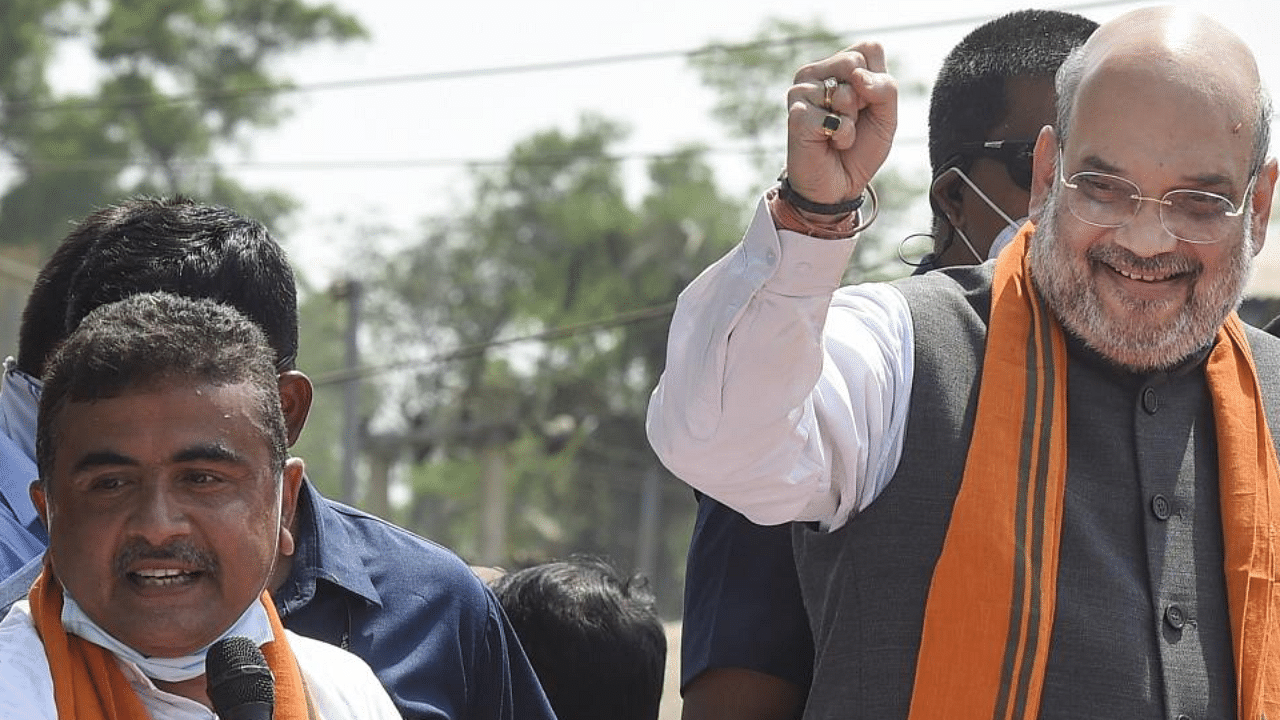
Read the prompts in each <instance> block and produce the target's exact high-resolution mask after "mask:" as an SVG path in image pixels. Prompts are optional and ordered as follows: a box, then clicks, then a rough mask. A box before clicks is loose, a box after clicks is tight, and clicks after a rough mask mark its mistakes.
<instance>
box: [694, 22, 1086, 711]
mask: <svg viewBox="0 0 1280 720" xmlns="http://www.w3.org/2000/svg"><path fill="white" fill-rule="evenodd" d="M1096 27H1097V23H1095V22H1094V21H1092V20H1089V19H1087V18H1084V17H1081V16H1079V15H1075V14H1072V13H1064V12H1058V11H1054V10H1020V11H1016V12H1012V13H1008V14H1005V15H1001V16H1000V17H997V18H995V19H993V20H991V21H989V22H986V23H983V24H982V25H980V26H978V27H977V28H975V29H973V30H972V31H971V32H969V33H968V34H967V35H966V36H965V37H964V38H963V39H962V40H961V41H960V42H959V43H958V44H957V45H956V46H955V47H954V48H952V50H951V51H950V52H949V53H948V54H947V57H946V58H945V59H944V60H943V64H942V68H941V69H940V70H939V72H938V77H937V81H936V82H935V84H934V87H933V92H932V95H931V98H930V111H929V150H930V152H929V155H930V163H931V165H932V167H933V168H934V177H935V178H936V179H935V182H934V183H933V185H932V188H931V190H930V201H931V203H932V205H933V210H934V214H933V236H934V237H935V239H936V241H935V254H934V255H933V256H931V257H930V259H928V260H926V263H925V264H924V265H922V267H921V271H923V270H924V269H925V268H926V267H928V268H932V267H936V266H941V265H943V264H947V265H968V264H973V263H975V262H981V261H982V260H984V259H986V257H987V253H988V249H989V248H992V247H993V243H994V242H995V241H996V240H997V239H998V238H997V236H999V237H1000V238H1007V237H1012V232H1013V231H1015V230H1016V229H1017V227H1018V226H1019V225H1021V222H1017V223H1016V224H1015V221H1014V220H1013V219H1012V218H1024V217H1025V216H1026V214H1027V202H1028V198H1029V194H1028V189H1029V188H1030V178H1031V147H1032V145H1033V144H1034V138H1035V135H1036V133H1037V132H1039V130H1040V128H1042V127H1044V126H1045V125H1047V124H1049V123H1051V122H1053V74H1054V72H1055V71H1056V70H1057V69H1058V66H1059V65H1061V64H1062V60H1063V59H1064V58H1065V57H1066V56H1067V53H1068V52H1070V51H1071V50H1072V49H1073V48H1076V47H1078V46H1079V45H1081V44H1082V43H1083V42H1084V41H1085V40H1086V39H1087V38H1088V37H1089V34H1090V33H1092V32H1093V30H1094V28H1096ZM1019 138H1020V139H1019ZM970 176H972V178H973V179H971V177H970ZM1010 216H1012V217H1010ZM957 238H959V239H960V242H956V239H957ZM975 248H977V249H975ZM683 620H684V622H683V624H682V627H681V634H682V637H681V643H680V651H681V668H680V677H681V686H680V688H681V694H682V696H683V700H684V703H683V717H684V720H719V719H720V718H724V719H726V720H728V719H732V720H789V719H793V718H798V717H800V714H801V712H802V711H803V709H804V700H805V695H806V694H807V692H808V688H809V682H810V679H811V678H812V673H813V638H812V634H811V633H810V631H809V621H808V618H807V617H806V615H805V610H804V604H803V602H802V600H801V598H800V585H799V581H798V579H797V577H796V569H795V562H794V560H793V559H792V547H791V528H790V527H789V526H787V525H778V526H773V527H763V526H759V525H756V524H754V523H752V522H751V521H750V520H747V519H746V518H745V517H743V516H742V515H741V514H740V513H738V512H736V511H734V510H731V509H729V508H727V507H725V506H724V505H721V504H720V503H718V502H716V501H715V500H713V499H711V498H710V497H707V496H705V495H703V496H701V497H699V499H698V515H697V522H696V524H695V527H694V531H693V536H692V538H691V540H690V545H689V554H688V562H687V564H686V572H685V595H684V617H683Z"/></svg>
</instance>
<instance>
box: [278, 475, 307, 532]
mask: <svg viewBox="0 0 1280 720" xmlns="http://www.w3.org/2000/svg"><path fill="white" fill-rule="evenodd" d="M305 469H306V466H305V465H304V464H303V462H302V458H296V457H294V458H289V459H288V460H287V461H285V464H284V473H283V476H284V477H283V482H282V483H281V485H282V487H281V488H280V554H281V555H293V551H294V549H295V545H294V542H293V516H294V514H295V513H296V512H297V510H298V493H299V492H301V490H302V476H303V474H304V470H305Z"/></svg>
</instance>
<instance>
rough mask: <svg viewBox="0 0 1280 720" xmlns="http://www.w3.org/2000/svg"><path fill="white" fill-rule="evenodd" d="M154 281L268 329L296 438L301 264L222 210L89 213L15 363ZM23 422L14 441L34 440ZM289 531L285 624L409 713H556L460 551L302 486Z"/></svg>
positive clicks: (28, 360)
mask: <svg viewBox="0 0 1280 720" xmlns="http://www.w3.org/2000/svg"><path fill="white" fill-rule="evenodd" d="M147 291H167V292H173V293H178V294H181V295H185V296H188V297H205V298H210V299H213V300H217V301H220V302H225V303H227V304H229V305H232V306H235V307H236V308H237V309H238V310H240V311H241V312H243V313H244V314H245V315H247V316H248V317H249V318H250V319H252V320H253V321H254V322H256V323H258V324H259V325H260V326H261V327H262V328H263V330H264V331H265V332H266V335H267V337H268V338H269V339H270V341H271V344H272V347H273V349H274V350H275V351H276V356H277V357H276V362H277V370H279V372H280V395H281V404H282V408H283V410H284V414H285V418H286V425H287V427H288V432H289V442H290V443H293V442H294V441H295V440H296V439H297V437H298V434H299V433H300V432H301V430H302V426H303V424H304V423H305V422H306V417H307V413H308V411H309V410H310V407H311V396H312V387H311V381H310V380H309V379H308V378H307V377H306V375H304V374H302V373H301V372H298V371H297V370H296V369H295V361H296V354H297V347H298V335H297V305H296V303H297V294H296V289H295V286H294V279H293V272H292V269H291V268H290V266H289V264H288V261H287V260H286V258H285V256H284V252H283V250H281V248H280V247H279V246H278V245H277V244H276V243H275V241H274V240H272V239H271V237H270V235H269V234H268V233H267V230H266V228H264V227H263V226H262V225H261V224H260V223H258V222H256V221H253V220H249V219H247V218H244V217H242V216H240V215H238V214H236V213H234V212H232V211H230V210H228V209H226V208H219V207H210V206H206V205H199V204H196V203H193V202H190V201H185V200H174V201H169V200H151V199H136V200H129V201H126V202H125V203H122V204H121V205H118V206H114V207H109V208H106V209H103V210H100V211H98V212H95V213H94V214H93V215H91V216H89V217H88V218H87V219H86V220H85V221H84V222H82V223H81V224H80V225H79V226H77V227H76V229H75V230H74V231H73V232H72V233H71V234H70V235H69V236H68V237H67V238H66V239H65V240H64V241H63V243H62V245H61V246H60V248H59V250H58V251H57V252H56V253H55V254H54V256H53V258H52V259H51V260H50V262H49V264H48V265H46V267H45V268H44V269H43V270H42V271H41V273H40V277H39V278H38V279H37V281H36V285H35V287H34V289H33V290H32V293H31V296H30V298H29V299H28V303H27V307H26V309H25V311H24V313H23V322H22V328H21V330H20V337H19V346H20V347H19V356H18V362H17V365H18V367H20V368H22V369H23V370H24V371H25V372H26V374H27V375H28V376H29V377H38V376H39V374H40V372H42V370H43V365H44V361H45V359H47V357H48V355H49V353H50V351H51V350H52V348H53V347H55V346H56V344H57V342H58V341H60V340H61V339H62V338H63V337H65V336H66V334H67V333H68V332H69V331H70V329H72V328H74V327H75V326H76V325H77V324H78V323H79V321H80V319H82V318H83V317H84V316H85V315H86V314H88V312H89V311H91V310H92V309H93V308H95V307H98V306H99V305H104V304H107V303H109V302H113V301H115V300H118V299H121V298H123V297H127V296H129V295H133V294H136V293H139V292H147ZM37 385H38V384H37ZM6 391H7V388H6ZM33 417H34V415H33ZM4 429H5V431H6V432H8V431H10V430H11V428H8V427H6V428H4ZM15 429H16V430H17V431H18V432H17V433H15V434H16V435H18V436H19V443H22V442H27V441H29V440H30V436H28V437H27V438H26V439H25V440H24V439H22V438H21V432H22V430H23V429H22V428H15ZM32 432H34V426H33V427H32ZM11 438H12V436H11ZM30 444H31V445H32V446H34V443H30ZM6 471H7V467H6ZM26 504H27V505H30V501H29V500H27V501H26ZM291 529H292V532H293V536H294V538H295V545H296V549H295V552H294V555H293V556H292V557H285V556H282V557H281V558H280V562H279V563H278V567H277V569H276V572H275V575H274V576H273V578H272V584H271V586H272V588H273V591H272V596H273V598H274V600H275V603H276V606H277V609H278V611H279V613H280V615H281V619H282V620H283V621H284V625H285V627H287V628H289V629H290V630H293V631H294V632H297V633H299V634H301V635H306V636H309V637H313V638H316V639H319V640H323V641H326V642H330V643H333V644H335V645H338V646H340V647H342V648H344V649H346V650H349V651H350V652H352V653H354V654H356V655H358V656H360V657H361V658H363V659H364V660H365V662H367V663H368V664H369V665H370V666H371V667H372V668H373V670H374V672H375V673H376V674H377V676H378V679H379V680H380V681H381V682H382V684H383V685H384V686H385V687H386V689H387V691H388V693H390V695H391V698H392V700H393V701H394V702H395V704H396V707H397V709H398V710H399V711H400V713H401V714H402V715H404V717H405V718H413V719H418V718H421V719H431V720H478V719H481V718H486V719H493V720H516V719H517V718H518V719H519V720H524V719H525V718H535V719H536V718H548V719H550V718H554V715H553V713H552V711H551V708H550V706H549V705H548V703H547V700H546V696H545V694H544V693H543V691H542V688H541V686H540V685H539V684H538V680H537V677H536V675H535V674H534V672H533V669H532V668H531V667H530V665H529V662H528V660H527V658H526V657H525V654H524V651H523V650H522V649H521V647H520V644H519V642H518V641H517V639H516V636H515V633H514V631H513V630H512V628H511V625H510V623H509V622H508V621H507V619H506V616H505V615H504V614H503V612H502V610H501V608H500V606H499V605H498V602H497V599H496V598H495V597H494V596H493V593H492V592H490V591H489V590H488V588H487V587H485V585H484V584H483V583H482V582H481V581H480V579H479V578H477V577H476V576H475V575H474V573H472V572H471V569H470V568H469V567H468V566H467V565H466V564H465V563H464V562H463V561H462V560H461V559H460V558H458V557H457V556H456V555H454V554H453V553H452V552H450V551H448V550H446V549H445V548H443V547H440V546H439V545H436V544H435V543H432V542H430V541H428V540H425V539H423V538H421V537H418V536H417V535H414V534H413V533H411V532H408V531H407V530H404V529H402V528H399V527H396V526H395V525H392V524H391V523H388V522H386V521H384V520H381V519H379V518H377V517H374V516H372V515H369V514H367V513H364V512H361V511H359V510H357V509H355V508H351V507H347V506H345V505H342V504H340V503H337V502H334V501H332V500H329V499H327V498H325V497H324V496H322V495H321V494H320V493H319V492H317V491H316V489H315V487H314V486H313V485H311V484H310V482H307V481H305V480H304V482H303V487H302V490H301V492H300V496H299V499H298V509H297V512H296V514H295V518H294V523H293V526H292V528H291ZM39 567H40V559H39V557H36V558H34V559H33V560H31V561H29V562H28V563H27V564H26V565H25V566H23V568H22V569H21V570H19V571H18V573H17V574H15V575H13V576H12V577H10V578H8V579H7V580H5V581H4V582H3V583H0V607H7V606H8V605H10V604H12V602H13V601H14V600H16V599H17V598H19V597H21V596H22V595H23V594H25V592H26V590H27V588H28V587H30V583H31V580H32V579H34V577H35V575H36V574H37V573H38V572H39Z"/></svg>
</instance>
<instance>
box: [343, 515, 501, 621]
mask: <svg viewBox="0 0 1280 720" xmlns="http://www.w3.org/2000/svg"><path fill="white" fill-rule="evenodd" d="M320 504H321V506H322V507H321V509H320V510H319V511H320V512H323V513H325V514H327V515H328V518H327V519H328V520H331V521H333V522H336V523H337V524H339V525H340V526H341V527H342V528H343V530H345V533H346V536H347V538H348V539H349V541H350V542H351V544H352V545H353V546H354V547H351V548H349V549H350V550H353V551H355V552H356V553H358V554H359V555H361V556H362V559H363V561H364V564H365V568H366V569H367V570H368V571H369V577H370V580H371V581H372V582H373V583H374V585H375V586H376V587H377V588H378V591H379V594H382V595H384V597H385V595H386V593H385V592H384V590H383V588H384V587H394V588H395V590H396V591H397V592H401V593H408V594H410V595H415V596H418V597H420V598H421V597H426V596H436V595H448V596H451V597H454V598H461V599H466V600H468V601H470V602H476V601H482V600H483V599H484V592H485V585H484V583H483V582H482V581H481V580H480V578H479V577H477V576H476V574H475V573H474V572H473V571H472V570H471V568H470V566H468V565H467V563H466V562H464V561H463V560H462V558H460V557H458V555H457V554H456V553H454V552H453V551H452V550H449V549H448V548H445V547H443V546H441V545H439V544H437V543H435V542H432V541H431V540H428V539H426V538H424V537H422V536H420V535H418V534H416V533H414V532H412V531H410V530H406V529H405V528H402V527H400V526H398V525H395V524H393V523H390V522H387V521H386V520H383V519H382V518H379V517H376V516H374V515H370V514H369V513H366V512H363V511H361V510H357V509H356V508H353V507H349V506H347V505H343V504H342V503H340V502H337V501H334V500H329V499H327V498H325V499H323V500H321V503H320Z"/></svg>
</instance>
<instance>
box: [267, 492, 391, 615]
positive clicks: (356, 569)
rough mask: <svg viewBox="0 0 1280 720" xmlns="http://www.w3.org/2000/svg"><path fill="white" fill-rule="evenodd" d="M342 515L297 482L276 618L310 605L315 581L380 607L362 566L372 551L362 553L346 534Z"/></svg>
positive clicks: (357, 542) (365, 549) (334, 505)
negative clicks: (289, 556) (288, 562)
mask: <svg viewBox="0 0 1280 720" xmlns="http://www.w3.org/2000/svg"><path fill="white" fill-rule="evenodd" d="M345 509H346V508H345V506H342V505H338V504H337V503H333V502H332V501H330V500H328V499H327V498H325V497H324V496H323V495H321V494H320V492H319V491H318V490H316V488H315V486H314V485H312V484H311V481H310V480H309V479H307V478H304V479H303V481H302V489H301V491H300V492H299V493H298V509H297V511H296V513H297V519H296V521H295V523H294V527H295V528H296V533H295V537H294V545H295V547H294V554H293V567H292V569H290V571H289V577H287V578H286V579H285V581H284V585H282V586H281V587H280V589H279V591H278V592H277V593H275V600H276V606H277V607H278V608H279V609H280V612H281V615H282V616H283V615H288V614H289V613H290V612H292V611H294V610H297V609H298V608H300V607H302V606H304V605H306V604H308V603H309V602H311V599H312V598H313V597H315V594H316V585H317V582H316V581H317V580H325V581H327V582H329V583H330V584H332V585H335V586H337V587H338V588H340V589H342V590H343V591H345V592H347V593H348V594H350V595H354V596H356V597H359V598H361V599H362V600H364V601H365V602H368V603H371V604H373V605H377V606H379V607H381V606H382V596H381V595H380V594H379V593H378V590H377V589H376V588H375V587H374V586H373V581H372V580H371V579H370V578H369V571H368V570H367V569H366V568H365V566H364V561H363V558H364V557H365V556H366V555H367V554H369V553H371V552H373V553H376V552H377V549H376V548H368V547H366V546H365V545H364V543H362V542H361V540H360V539H359V538H356V537H353V536H352V534H351V533H350V532H349V531H348V530H347V526H346V524H345V523H344V522H342V519H341V518H340V517H339V513H340V512H341V511H343V510H345Z"/></svg>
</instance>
